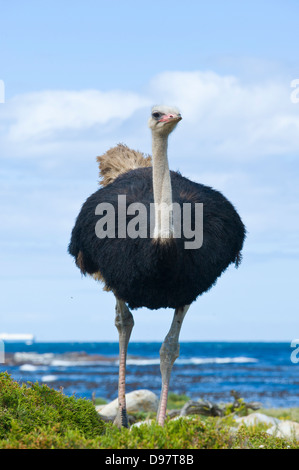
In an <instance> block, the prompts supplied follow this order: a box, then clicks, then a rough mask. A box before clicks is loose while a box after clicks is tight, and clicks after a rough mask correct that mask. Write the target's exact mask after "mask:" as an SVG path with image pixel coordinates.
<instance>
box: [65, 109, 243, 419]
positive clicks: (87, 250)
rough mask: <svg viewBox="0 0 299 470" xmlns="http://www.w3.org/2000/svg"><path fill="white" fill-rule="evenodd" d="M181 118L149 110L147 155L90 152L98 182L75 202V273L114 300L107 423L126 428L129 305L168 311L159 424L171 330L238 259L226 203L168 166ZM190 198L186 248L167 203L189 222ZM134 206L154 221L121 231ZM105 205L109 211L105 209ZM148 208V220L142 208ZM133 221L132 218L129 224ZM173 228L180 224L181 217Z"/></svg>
mask: <svg viewBox="0 0 299 470" xmlns="http://www.w3.org/2000/svg"><path fill="white" fill-rule="evenodd" d="M181 119H182V117H181V114H180V112H179V110H178V109H177V108H175V107H169V106H154V107H153V108H152V112H151V116H150V118H149V121H148V125H149V128H150V129H151V132H152V159H151V157H150V156H144V155H143V154H141V153H140V152H136V151H134V150H130V149H129V148H128V147H126V146H125V145H122V144H119V145H118V146H117V147H115V148H112V149H110V150H108V152H107V153H106V154H105V155H102V156H100V157H97V160H98V162H99V166H100V176H101V178H102V188H101V189H99V190H98V191H96V192H95V193H94V194H92V195H91V196H90V197H89V198H88V199H87V200H86V202H85V203H84V204H83V206H82V208H81V211H80V213H79V215H78V217H77V220H76V223H75V226H74V228H73V231H72V236H71V241H70V244H69V248H68V250H69V253H70V254H71V255H72V256H73V257H74V258H75V261H76V265H77V266H78V267H79V269H80V270H81V272H82V273H83V274H84V275H85V274H89V275H92V276H93V277H94V278H95V279H97V280H100V281H102V282H104V290H106V291H112V292H113V294H114V295H115V298H116V308H115V312H116V317H115V325H116V327H117V329H118V333H119V380H118V404H119V407H118V413H117V416H116V419H115V424H116V425H118V426H125V427H128V419H127V412H126V401H125V374H126V357H127V348H128V343H129V339H130V335H131V331H132V328H133V325H134V320H133V316H132V314H131V311H130V309H131V310H132V309H136V308H139V307H147V308H148V309H159V308H167V307H168V308H173V309H174V316H173V320H172V324H171V327H170V330H169V332H168V334H167V335H166V337H165V340H164V342H163V344H162V346H161V349H160V370H161V376H162V389H161V395H160V403H159V408H158V413H157V421H158V423H159V424H160V425H161V426H163V425H164V421H165V416H166V406H167V396H168V389H169V381H170V375H171V370H172V367H173V364H174V362H175V360H176V358H177V357H178V356H179V334H180V330H181V326H182V322H183V319H184V317H185V315H186V312H187V310H188V309H189V306H190V304H191V303H192V302H193V301H195V299H196V298H197V297H198V296H199V295H201V294H203V293H204V292H206V291H208V290H209V289H210V287H212V286H213V285H214V284H215V282H216V280H217V278H218V277H219V276H220V275H221V274H222V273H223V272H224V271H225V269H226V268H227V267H228V266H229V265H230V264H231V263H235V265H236V267H237V266H238V265H239V263H240V261H241V250H242V246H243V242H244V238H245V227H244V225H243V223H242V221H241V219H240V217H239V215H238V213H237V212H236V210H235V208H234V207H233V205H232V204H231V203H230V202H229V201H228V200H227V199H226V198H225V197H224V196H223V195H222V194H221V193H220V192H218V191H216V190H214V189H212V188H211V187H208V186H204V185H202V184H198V183H195V182H193V181H190V180H189V179H187V178H184V177H183V176H182V175H181V174H180V173H178V172H174V171H169V166H168V157H167V147H168V137H169V134H170V133H171V132H172V131H173V130H174V128H175V127H176V125H177V124H178V122H179V121H180V120H181ZM119 196H122V197H123V199H122V201H124V202H123V206H124V207H121V205H120V204H119ZM136 203H137V205H136ZM196 203H199V204H201V205H202V206H201V207H202V208H203V217H202V221H203V223H202V234H203V236H202V243H201V246H199V247H196V248H194V249H187V248H186V245H185V244H186V241H187V238H186V236H185V234H184V231H183V233H181V236H175V231H174V227H175V224H177V222H178V220H177V216H176V217H174V210H173V208H174V206H175V204H176V205H177V206H179V207H181V208H183V206H184V204H187V205H188V206H190V207H191V211H190V214H191V215H190V217H191V219H190V220H191V222H192V226H193V228H194V226H195V223H196V211H195V207H196ZM134 204H135V205H134ZM140 204H141V205H142V207H143V208H145V209H148V210H146V214H145V215H144V216H143V219H141V218H139V219H138V222H141V223H140V224H139V225H142V222H145V228H147V227H149V226H150V224H151V222H152V220H154V226H153V230H152V232H150V234H149V232H147V234H146V235H145V236H144V234H143V235H142V234H141V235H140V233H139V234H138V232H137V235H136V231H135V232H134V231H133V236H128V234H127V232H126V231H125V232H124V229H123V227H122V226H121V224H120V221H121V220H122V221H123V222H125V224H126V227H127V229H128V232H129V224H130V223H131V224H132V223H134V218H133V215H135V214H136V212H138V211H139V212H141V205H140ZM111 207H112V209H113V213H111V212H110V215H109V214H108V213H109V210H108V209H111ZM129 207H131V210H129ZM132 207H133V210H132ZM152 207H154V218H152V217H151V215H150V210H149V209H150V208H152ZM123 209H124V210H125V212H123ZM126 209H127V210H126ZM123 214H125V216H123ZM112 219H113V220H112ZM98 223H100V224H101V227H102V232H104V235H102V236H99V234H98V233H97V230H96V226H97V224H98ZM110 223H111V225H110V236H109V233H108V232H109V230H108V228H107V227H108V225H109V224H110ZM137 225H138V224H137V223H136V221H135V229H136V226H137ZM143 225H144V224H143ZM179 226H181V228H183V220H182V218H180V219H179ZM126 227H125V228H126ZM104 228H106V229H107V230H106V232H105V230H104ZM139 228H140V227H139ZM143 228H144V227H143ZM134 233H135V235H134ZM143 233H144V232H143ZM189 238H190V237H189ZM189 238H188V240H189Z"/></svg>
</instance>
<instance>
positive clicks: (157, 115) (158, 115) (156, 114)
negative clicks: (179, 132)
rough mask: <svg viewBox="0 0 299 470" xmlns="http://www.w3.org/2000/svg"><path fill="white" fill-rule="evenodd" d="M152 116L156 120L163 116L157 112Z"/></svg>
mask: <svg viewBox="0 0 299 470" xmlns="http://www.w3.org/2000/svg"><path fill="white" fill-rule="evenodd" d="M152 116H153V118H155V119H159V117H161V116H162V113H158V112H155V113H153V114H152Z"/></svg>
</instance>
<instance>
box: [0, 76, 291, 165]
mask: <svg viewBox="0 0 299 470" xmlns="http://www.w3.org/2000/svg"><path fill="white" fill-rule="evenodd" d="M291 92H292V88H291V86H290V84H289V83H284V82H282V81H281V79H280V78H277V79H275V77H273V78H272V79H271V80H268V81H263V82H261V83H256V84H252V83H251V84H248V83H242V82H241V81H240V80H238V78H236V77H234V76H222V75H219V74H216V73H214V72H200V71H196V72H165V73H161V74H160V75H158V76H156V77H154V78H153V79H152V81H151V83H150V85H149V88H148V90H147V91H146V92H143V93H139V94H137V93H132V92H126V91H107V92H103V91H100V90H83V91H61V90H59V91H57V90H48V91H41V92H36V93H28V94H23V95H18V96H16V97H14V98H13V99H11V100H8V101H7V102H6V103H5V105H4V106H2V107H1V109H0V112H1V114H0V141H2V147H3V149H4V155H5V153H7V154H9V155H10V156H24V155H25V156H27V157H30V156H34V155H39V156H40V155H46V154H51V155H52V156H53V153H55V152H57V151H59V146H66V149H65V150H66V151H67V147H68V146H69V148H70V150H71V149H72V148H73V147H74V140H76V147H77V148H78V149H81V148H82V150H83V149H86V145H88V144H89V142H90V140H91V135H92V138H93V139H95V138H96V137H95V136H99V135H100V136H101V139H102V138H105V139H106V140H109V138H110V139H111V141H112V142H115V143H116V142H117V141H115V140H113V139H115V138H116V136H119V130H120V129H122V133H121V136H123V139H121V140H122V141H125V139H126V126H127V127H131V125H132V124H131V120H132V118H133V117H134V114H135V113H136V112H138V111H140V110H143V111H142V112H144V122H143V127H142V128H143V129H144V130H143V132H142V135H146V134H145V133H146V132H148V131H147V123H146V121H147V115H148V112H149V109H150V106H151V105H152V104H155V103H159V102H163V103H173V104H176V105H177V106H179V108H180V109H181V111H182V114H183V117H184V120H183V122H182V123H181V124H180V128H179V132H178V133H177V137H176V140H177V147H178V148H179V149H185V150H186V151H188V155H189V156H190V158H192V156H193V155H194V154H195V153H196V155H198V151H199V149H200V152H201V153H202V154H205V155H208V156H209V155H213V156H221V157H223V156H224V157H226V158H236V157H237V158H254V157H259V156H261V155H282V154H284V153H295V152H298V151H299V104H297V105H296V104H294V103H292V102H291V99H290V96H291ZM135 124H136V126H137V124H138V127H136V130H137V129H140V128H141V127H140V125H141V123H140V121H139V122H138V123H136V122H135ZM122 126H124V127H122ZM130 141H132V138H130ZM136 146H137V147H138V148H140V149H141V150H143V148H141V146H140V134H139V135H138V132H136ZM53 151H54V152H53ZM84 155H86V152H85V151H84ZM82 156H83V152H82Z"/></svg>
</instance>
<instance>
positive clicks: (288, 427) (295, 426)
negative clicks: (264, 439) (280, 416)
mask: <svg viewBox="0 0 299 470" xmlns="http://www.w3.org/2000/svg"><path fill="white" fill-rule="evenodd" d="M267 433H268V434H271V435H272V436H275V437H282V438H285V439H293V438H295V439H297V441H298V440H299V423H296V422H294V421H288V420H285V421H281V420H279V423H277V424H276V425H275V426H272V428H270V429H268V430H267Z"/></svg>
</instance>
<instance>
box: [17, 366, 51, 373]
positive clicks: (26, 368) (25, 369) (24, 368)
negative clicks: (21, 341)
mask: <svg viewBox="0 0 299 470" xmlns="http://www.w3.org/2000/svg"><path fill="white" fill-rule="evenodd" d="M19 369H20V370H21V371H23V372H36V371H38V370H47V369H48V367H47V366H35V365H33V364H22V365H21V366H20V367H19Z"/></svg>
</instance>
